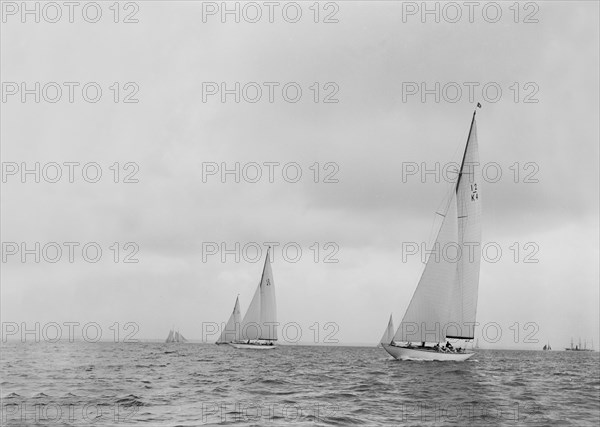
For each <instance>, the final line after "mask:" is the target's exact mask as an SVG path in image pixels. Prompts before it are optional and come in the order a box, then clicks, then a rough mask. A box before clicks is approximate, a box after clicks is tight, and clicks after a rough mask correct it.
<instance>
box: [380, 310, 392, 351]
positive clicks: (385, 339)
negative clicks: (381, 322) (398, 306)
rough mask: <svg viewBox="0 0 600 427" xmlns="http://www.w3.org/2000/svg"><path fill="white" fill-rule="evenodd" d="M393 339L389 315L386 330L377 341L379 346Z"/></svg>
mask: <svg viewBox="0 0 600 427" xmlns="http://www.w3.org/2000/svg"><path fill="white" fill-rule="evenodd" d="M392 339H394V320H393V319H392V315H391V314H390V321H389V322H388V325H387V328H385V332H384V333H383V336H382V337H381V340H380V341H379V342H380V343H381V344H389V343H391V342H392Z"/></svg>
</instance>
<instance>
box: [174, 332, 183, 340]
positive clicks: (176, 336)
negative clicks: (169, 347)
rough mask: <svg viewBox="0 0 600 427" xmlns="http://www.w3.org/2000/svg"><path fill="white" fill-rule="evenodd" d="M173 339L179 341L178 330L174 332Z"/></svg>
mask: <svg viewBox="0 0 600 427" xmlns="http://www.w3.org/2000/svg"><path fill="white" fill-rule="evenodd" d="M173 341H175V342H180V341H181V340H180V338H179V331H177V332H175V336H174V337H173Z"/></svg>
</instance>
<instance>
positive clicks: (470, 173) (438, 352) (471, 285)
mask: <svg viewBox="0 0 600 427" xmlns="http://www.w3.org/2000/svg"><path fill="white" fill-rule="evenodd" d="M477 106H478V107H480V105H479V104H478V105H477ZM475 114H476V111H475V112H473V118H472V120H471V126H470V129H469V136H468V137H467V142H466V145H465V150H464V154H463V158H462V161H461V164H460V170H459V171H458V176H457V180H456V184H455V185H453V188H452V191H451V194H450V195H449V197H448V200H447V202H446V205H445V209H444V211H443V213H440V215H442V217H443V219H442V224H441V226H440V228H439V231H438V234H437V238H436V240H435V245H434V248H435V247H437V248H438V251H440V252H442V253H444V252H443V251H442V249H443V250H444V251H446V249H447V248H448V247H457V248H458V249H460V251H458V250H457V252H458V253H462V256H460V257H457V258H455V259H451V257H450V256H435V255H433V254H432V255H431V256H429V258H428V259H427V262H426V264H425V269H424V270H423V273H422V275H421V279H420V280H419V283H418V285H417V288H416V290H415V293H414V294H413V297H412V299H411V301H410V304H409V305H408V308H407V310H406V313H405V314H404V318H403V319H402V323H400V327H399V328H398V330H397V331H396V334H395V335H394V338H393V340H394V341H397V342H403V343H406V344H404V345H397V344H395V343H393V342H392V343H390V344H382V346H383V348H384V349H385V350H386V351H387V352H388V353H389V354H391V355H392V356H393V357H395V358H396V359H401V360H443V361H446V360H450V361H462V360H466V359H468V358H469V357H471V356H472V355H473V354H474V353H471V352H469V353H467V352H466V351H465V349H464V348H463V349H458V350H454V349H452V348H451V347H450V346H444V345H443V343H444V341H445V340H446V339H453V338H455V339H463V340H472V339H473V338H474V333H475V331H474V326H473V325H474V323H475V317H476V310H477V294H478V287H479V264H480V261H481V250H480V246H475V247H476V248H478V249H477V250H474V251H473V250H472V247H471V248H470V249H469V248H468V247H467V245H469V246H471V245H481V188H479V183H480V182H481V170H480V169H479V168H478V167H476V166H477V165H478V164H479V154H478V146H477V128H476V123H475ZM440 248H441V249H440ZM413 342H416V343H420V346H413V345H412V343H413ZM426 343H436V345H435V346H433V347H430V346H427V345H426ZM439 343H442V347H440V346H439Z"/></svg>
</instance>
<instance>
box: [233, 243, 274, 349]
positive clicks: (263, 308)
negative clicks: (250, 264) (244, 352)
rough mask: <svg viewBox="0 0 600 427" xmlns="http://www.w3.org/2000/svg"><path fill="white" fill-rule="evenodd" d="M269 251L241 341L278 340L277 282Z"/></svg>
mask: <svg viewBox="0 0 600 427" xmlns="http://www.w3.org/2000/svg"><path fill="white" fill-rule="evenodd" d="M269 252H270V248H269V249H268V250H267V256H266V259H265V265H264V267H263V273H262V276H261V279H260V282H259V284H258V287H257V288H256V292H254V297H253V298H252V301H251V302H250V306H249V307H248V311H246V315H245V316H244V319H243V320H242V325H241V328H240V339H241V340H244V341H245V340H271V341H276V340H277V305H276V301H275V281H274V280H273V272H272V271H271V261H270V259H269Z"/></svg>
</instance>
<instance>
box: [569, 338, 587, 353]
mask: <svg viewBox="0 0 600 427" xmlns="http://www.w3.org/2000/svg"><path fill="white" fill-rule="evenodd" d="M565 350H567V351H594V342H593V341H592V348H587V340H585V341H584V345H583V346H582V345H581V338H579V345H576V346H575V347H573V338H571V348H565Z"/></svg>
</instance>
